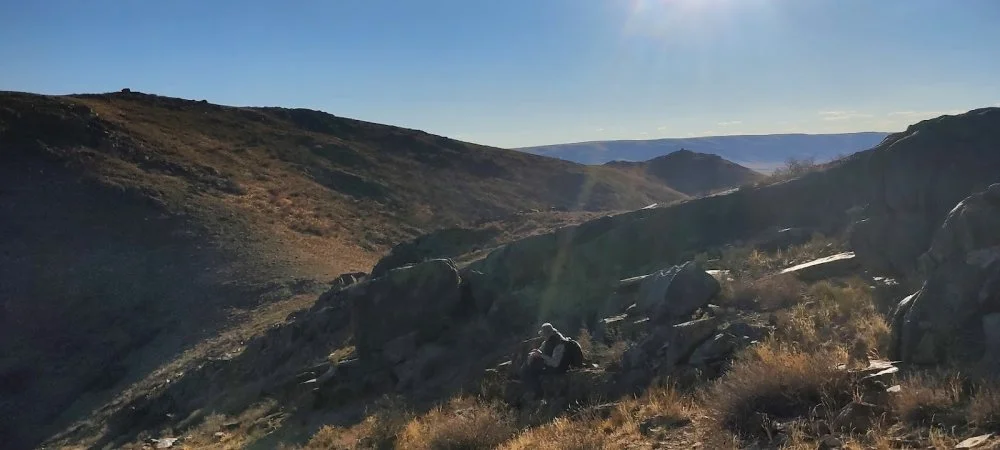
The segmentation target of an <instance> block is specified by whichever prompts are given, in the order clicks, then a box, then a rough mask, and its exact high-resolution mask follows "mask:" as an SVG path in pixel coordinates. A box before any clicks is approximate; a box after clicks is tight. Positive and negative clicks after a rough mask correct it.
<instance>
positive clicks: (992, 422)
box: [968, 379, 1000, 432]
mask: <svg viewBox="0 0 1000 450" xmlns="http://www.w3.org/2000/svg"><path fill="white" fill-rule="evenodd" d="M968 419H969V423H970V424H971V425H973V426H975V427H977V428H980V429H983V430H989V431H993V432H997V431H1000V385H998V384H997V380H996V379H991V380H988V381H985V382H983V383H980V385H979V386H977V389H976V392H975V393H974V394H972V398H970V399H969V406H968Z"/></svg>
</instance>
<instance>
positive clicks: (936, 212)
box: [850, 108, 1000, 278]
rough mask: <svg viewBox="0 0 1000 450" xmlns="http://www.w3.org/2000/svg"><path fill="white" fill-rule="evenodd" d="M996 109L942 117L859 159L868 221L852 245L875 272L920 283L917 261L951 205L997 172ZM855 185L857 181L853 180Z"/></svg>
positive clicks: (999, 111) (999, 119) (999, 134)
mask: <svg viewBox="0 0 1000 450" xmlns="http://www.w3.org/2000/svg"><path fill="white" fill-rule="evenodd" d="M998 123H1000V108H985V109H979V110H973V111H969V112H968V113H965V114H960V115H957V116H942V117H938V118H935V119H931V120H926V121H922V122H920V123H918V124H915V125H912V126H910V127H909V128H908V129H907V130H906V131H905V132H904V133H900V134H897V135H892V136H890V137H888V138H886V140H885V141H884V142H883V143H882V144H881V145H879V147H878V148H876V151H874V152H872V153H871V154H870V155H867V157H865V158H863V160H864V166H865V167H864V169H865V172H866V173H865V174H864V177H866V178H869V179H873V180H876V182H874V183H871V184H870V186H869V187H868V189H867V190H868V191H869V192H867V193H866V194H865V197H866V198H865V200H864V201H865V203H867V208H866V211H865V215H866V216H867V217H868V218H867V219H865V220H863V221H860V222H859V223H856V224H855V226H854V227H853V229H852V231H851V233H850V240H851V248H852V249H853V250H854V251H855V252H856V253H857V255H858V257H859V258H860V259H861V260H862V261H863V263H864V265H865V267H867V268H869V269H872V270H874V271H876V272H882V273H891V274H896V275H903V276H905V277H907V278H911V277H912V278H919V277H920V274H919V272H918V270H917V269H918V266H917V258H918V257H919V256H920V255H921V254H923V253H924V252H926V251H927V248H928V247H929V246H930V244H931V241H932V240H934V233H935V232H936V230H937V229H938V228H940V226H941V224H942V222H943V221H944V219H945V217H947V216H948V213H949V211H951V209H952V208H953V207H954V206H955V204H956V203H958V202H959V201H961V200H962V199H963V198H965V197H968V196H969V195H970V194H972V193H973V192H976V191H980V190H982V189H984V188H985V187H986V186H988V185H989V184H990V183H995V182H996V181H997V173H1000V152H997V151H996V148H997V142H998V141H1000V127H998ZM858 178H859V180H860V179H863V178H861V177H858Z"/></svg>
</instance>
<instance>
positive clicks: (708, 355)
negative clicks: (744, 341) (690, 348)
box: [687, 333, 736, 367]
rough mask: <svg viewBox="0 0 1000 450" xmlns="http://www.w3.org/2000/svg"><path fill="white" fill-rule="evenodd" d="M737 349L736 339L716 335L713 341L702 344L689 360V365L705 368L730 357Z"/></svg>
mask: <svg viewBox="0 0 1000 450" xmlns="http://www.w3.org/2000/svg"><path fill="white" fill-rule="evenodd" d="M735 348H736V338H734V337H733V336H731V335H727V334H722V333H719V334H716V335H715V336H714V337H712V338H711V339H709V340H707V341H705V342H703V343H701V345H699V346H698V347H697V348H696V349H695V350H694V353H692V354H691V357H690V358H688V362H687V363H688V364H689V365H692V366H695V367H705V366H707V365H709V364H711V363H713V362H715V361H719V360H722V359H725V358H727V357H729V356H730V355H731V354H732V352H733V350H734V349H735Z"/></svg>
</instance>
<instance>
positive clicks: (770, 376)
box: [701, 340, 852, 437]
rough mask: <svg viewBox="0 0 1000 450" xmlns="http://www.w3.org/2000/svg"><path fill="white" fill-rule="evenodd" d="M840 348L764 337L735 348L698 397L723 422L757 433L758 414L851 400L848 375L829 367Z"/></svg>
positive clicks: (791, 412)
mask: <svg viewBox="0 0 1000 450" xmlns="http://www.w3.org/2000/svg"><path fill="white" fill-rule="evenodd" d="M845 357H846V354H844V353H843V352H832V351H826V352H804V351H802V350H799V349H797V348H794V347H790V346H786V345H783V344H781V343H779V342H776V341H774V340H768V341H766V342H763V343H761V344H758V345H755V346H753V347H750V348H749V349H747V350H746V351H744V352H743V353H742V354H740V355H739V356H738V357H737V359H736V361H734V363H733V367H732V369H731V370H730V371H729V372H727V373H726V374H725V375H723V377H722V378H720V379H719V380H717V381H716V382H714V383H713V384H712V385H711V386H709V387H708V388H707V389H706V391H705V392H703V393H702V396H701V397H702V399H701V402H702V404H703V405H704V407H706V408H707V409H708V411H709V414H710V416H712V418H713V419H714V420H715V421H716V422H717V423H718V424H719V425H720V426H722V427H723V428H726V429H728V430H731V431H733V432H735V433H738V434H740V435H743V436H748V437H759V436H757V434H758V433H760V432H762V431H763V430H762V429H760V427H759V424H757V423H756V422H758V421H759V416H758V415H757V414H756V413H762V414H765V415H766V416H767V417H769V418H778V419H792V418H797V417H805V416H807V415H808V414H809V412H810V410H812V409H813V408H816V407H818V406H821V405H823V406H828V407H833V406H838V405H843V404H846V403H848V402H850V401H851V399H852V390H851V383H850V376H849V374H848V373H847V372H846V371H843V370H839V369H837V368H836V367H835V365H836V363H837V362H840V361H843V360H844V359H845Z"/></svg>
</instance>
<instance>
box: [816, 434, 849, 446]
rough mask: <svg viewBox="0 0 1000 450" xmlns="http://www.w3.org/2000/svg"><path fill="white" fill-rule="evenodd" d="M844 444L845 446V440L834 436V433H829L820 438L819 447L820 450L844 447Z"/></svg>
mask: <svg viewBox="0 0 1000 450" xmlns="http://www.w3.org/2000/svg"><path fill="white" fill-rule="evenodd" d="M843 446H844V442H843V441H841V440H840V438H838V437H837V436H834V435H832V434H828V435H826V436H823V438H822V439H820V440H819V449H820V450H834V449H839V448H842V447H843Z"/></svg>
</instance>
